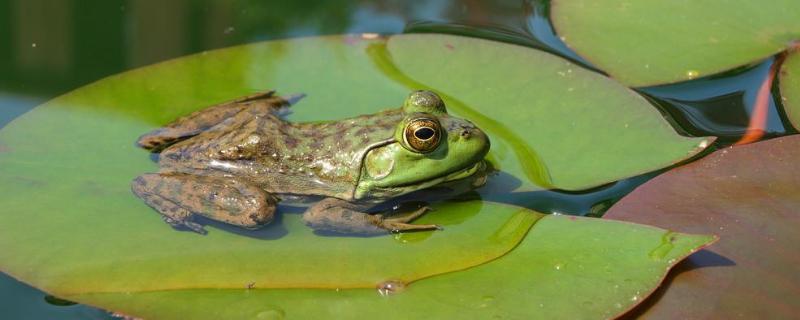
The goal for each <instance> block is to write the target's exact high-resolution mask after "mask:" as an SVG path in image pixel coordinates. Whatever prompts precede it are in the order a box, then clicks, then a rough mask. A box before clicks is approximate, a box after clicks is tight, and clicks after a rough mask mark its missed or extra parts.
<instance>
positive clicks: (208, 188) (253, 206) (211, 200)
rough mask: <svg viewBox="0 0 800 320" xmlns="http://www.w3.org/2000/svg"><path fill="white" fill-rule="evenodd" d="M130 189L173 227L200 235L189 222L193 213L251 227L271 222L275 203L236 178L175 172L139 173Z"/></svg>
mask: <svg viewBox="0 0 800 320" xmlns="http://www.w3.org/2000/svg"><path fill="white" fill-rule="evenodd" d="M131 190H133V192H134V193H135V194H136V195H137V196H138V197H139V198H141V199H142V200H144V202H145V203H147V205H149V206H150V207H152V208H153V209H156V210H157V211H158V212H159V213H161V215H163V218H164V221H166V222H167V223H169V224H170V225H172V226H173V227H185V228H188V229H190V230H192V231H195V232H198V233H201V234H205V233H206V231H205V230H204V229H203V227H202V226H201V225H200V224H198V223H195V222H193V221H192V216H193V214H195V213H197V214H201V215H203V216H206V217H208V218H211V219H213V220H217V221H221V222H225V223H229V224H233V225H237V226H241V227H245V228H248V229H255V228H258V227H261V226H263V225H265V224H267V223H269V222H270V221H272V217H273V215H274V213H275V207H276V202H277V201H276V199H275V198H274V197H272V196H271V195H269V194H268V193H267V192H266V191H264V190H262V189H261V188H258V187H256V186H253V185H251V184H249V183H246V182H242V181H239V180H236V179H232V178H216V177H205V176H195V175H188V174H176V173H162V174H158V173H148V174H143V175H141V176H139V177H137V178H136V179H134V180H133V182H132V183H131Z"/></svg>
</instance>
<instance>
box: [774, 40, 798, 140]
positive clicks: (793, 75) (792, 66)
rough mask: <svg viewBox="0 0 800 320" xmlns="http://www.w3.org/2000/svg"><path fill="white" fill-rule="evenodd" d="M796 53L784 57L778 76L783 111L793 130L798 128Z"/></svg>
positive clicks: (796, 51)
mask: <svg viewBox="0 0 800 320" xmlns="http://www.w3.org/2000/svg"><path fill="white" fill-rule="evenodd" d="M798 52H799V51H798V49H795V50H794V51H792V52H790V53H789V54H788V56H786V60H784V61H783V65H781V71H780V73H779V76H778V77H779V80H778V82H779V84H780V90H781V97H782V98H783V100H782V101H783V109H784V110H785V111H786V117H787V118H789V121H790V122H791V123H792V125H794V127H795V128H800V53H798Z"/></svg>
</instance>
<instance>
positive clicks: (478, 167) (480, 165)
mask: <svg viewBox="0 0 800 320" xmlns="http://www.w3.org/2000/svg"><path fill="white" fill-rule="evenodd" d="M484 170H486V160H481V161H478V162H476V163H475V164H473V165H472V166H469V167H467V168H466V169H462V170H458V171H455V172H453V173H451V174H448V175H447V176H445V178H444V180H442V182H450V181H455V180H461V179H464V178H469V177H471V176H473V175H475V173H477V172H482V171H484Z"/></svg>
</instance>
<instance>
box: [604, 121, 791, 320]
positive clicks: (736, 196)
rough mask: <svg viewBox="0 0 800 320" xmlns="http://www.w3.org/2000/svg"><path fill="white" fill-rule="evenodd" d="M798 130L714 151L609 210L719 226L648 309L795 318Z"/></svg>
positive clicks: (657, 220)
mask: <svg viewBox="0 0 800 320" xmlns="http://www.w3.org/2000/svg"><path fill="white" fill-rule="evenodd" d="M799 157H800V136H788V137H783V138H778V139H773V140H768V141H763V142H758V143H754V144H750V145H746V146H738V147H733V148H728V149H723V150H720V151H717V152H715V153H713V154H711V155H709V156H706V157H705V158H703V159H701V160H699V161H696V162H693V163H690V164H688V165H685V166H682V167H679V168H676V169H673V170H671V171H669V172H667V173H665V174H663V175H661V176H658V177H656V178H655V179H653V180H651V181H650V182H648V183H646V184H644V185H642V186H641V187H639V188H638V189H636V190H635V191H634V192H632V193H631V194H629V195H628V196H626V197H625V198H623V199H622V200H621V201H620V202H618V203H617V204H616V205H614V206H613V207H612V208H611V209H610V210H609V211H608V212H607V213H606V215H605V216H604V217H606V218H611V219H619V220H626V221H633V222H637V223H647V224H653V225H656V226H659V227H663V228H671V229H672V228H674V229H676V230H682V231H688V232H697V233H715V234H718V235H719V236H720V241H719V243H718V244H717V245H715V246H713V247H711V248H710V249H708V251H706V252H704V253H703V254H697V255H693V256H691V257H690V258H689V259H688V261H687V264H686V266H687V268H688V270H685V271H684V272H681V273H679V274H677V275H676V276H675V277H674V279H672V281H671V282H669V286H668V287H666V290H665V291H664V292H663V295H662V296H661V297H660V298H659V299H658V301H657V302H658V303H656V304H655V305H654V306H653V307H652V308H650V309H649V310H645V312H646V313H645V315H647V317H648V318H649V317H652V318H656V319H660V318H670V319H671V318H693V319H697V318H709V319H726V318H776V319H777V318H792V317H794V316H795V315H796V314H797V313H798V312H800V300H798V297H800V274H798V273H797V272H796V269H797V263H798V261H800V250H798V246H797V244H798V243H800V233H798V232H797V229H798V228H800V215H799V214H798V210H797V209H798V208H800V193H799V192H798V190H799V189H800V164H798V162H797V159H798V158H799Z"/></svg>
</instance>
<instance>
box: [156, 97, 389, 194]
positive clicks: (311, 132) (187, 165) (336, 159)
mask: <svg viewBox="0 0 800 320" xmlns="http://www.w3.org/2000/svg"><path fill="white" fill-rule="evenodd" d="M402 117H403V114H402V112H401V111H400V110H397V109H395V110H388V111H384V112H380V113H377V114H370V115H363V116H358V117H354V118H350V119H344V120H337V121H325V122H312V123H290V122H286V121H283V120H281V119H279V118H277V117H275V116H273V115H262V116H257V117H252V118H250V119H248V120H246V121H242V122H241V123H222V124H220V125H218V126H215V127H214V128H211V129H209V130H208V131H205V132H203V133H201V134H199V135H197V136H195V137H193V138H191V139H188V140H185V141H182V142H180V143H177V144H175V145H173V146H171V147H169V148H167V149H165V150H164V151H163V152H162V154H161V157H160V160H159V163H160V165H161V167H162V171H173V172H181V173H189V174H200V175H215V176H229V177H236V178H239V179H243V180H246V181H249V182H251V183H255V184H257V185H258V186H260V187H261V188H263V189H264V190H266V191H268V192H270V193H272V194H278V195H299V196H325V197H336V198H340V199H345V200H352V197H353V192H354V189H355V187H356V185H357V184H358V179H359V177H360V175H361V166H362V163H363V158H364V155H365V154H366V152H367V151H368V150H369V149H371V148H373V147H375V146H377V145H382V144H386V143H388V142H389V141H391V140H392V137H393V134H394V128H395V126H396V125H397V123H398V122H399V121H400V120H401V119H402Z"/></svg>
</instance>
